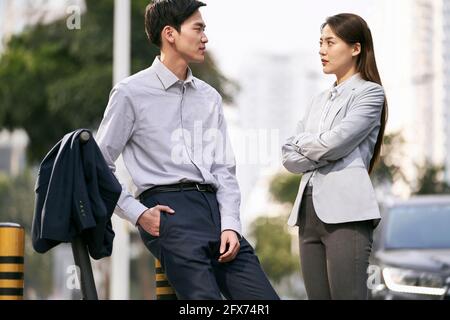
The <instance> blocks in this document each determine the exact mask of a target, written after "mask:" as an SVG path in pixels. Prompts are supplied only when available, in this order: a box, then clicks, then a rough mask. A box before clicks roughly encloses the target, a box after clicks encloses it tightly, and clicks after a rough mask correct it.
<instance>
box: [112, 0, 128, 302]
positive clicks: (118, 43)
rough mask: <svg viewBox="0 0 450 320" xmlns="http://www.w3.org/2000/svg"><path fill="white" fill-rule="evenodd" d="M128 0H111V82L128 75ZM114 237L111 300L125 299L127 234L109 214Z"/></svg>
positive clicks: (123, 225)
mask: <svg viewBox="0 0 450 320" xmlns="http://www.w3.org/2000/svg"><path fill="white" fill-rule="evenodd" d="M130 20H131V6H130V0H115V1H114V58H113V60H114V62H113V63H114V65H113V84H114V85H115V84H117V83H118V82H120V81H121V80H122V79H124V78H126V77H128V76H129V75H130V43H131V41H130V35H131V25H130ZM121 172H124V168H123V162H122V161H120V163H118V164H117V174H118V176H119V178H120V173H121ZM112 222H113V228H114V232H115V234H116V236H115V238H114V245H113V253H112V256H111V276H110V295H109V298H110V299H111V300H127V299H129V292H130V236H129V233H128V222H126V221H125V220H123V219H120V218H118V217H117V215H113V219H112Z"/></svg>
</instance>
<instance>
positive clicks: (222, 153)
mask: <svg viewBox="0 0 450 320" xmlns="http://www.w3.org/2000/svg"><path fill="white" fill-rule="evenodd" d="M204 5H205V4H204V3H202V2H199V1H196V0H163V1H155V2H153V4H150V5H149V6H148V7H147V9H146V14H145V26H146V33H147V35H148V38H149V40H150V41H151V42H152V43H153V44H155V45H157V46H158V47H159V48H160V49H161V55H160V56H158V57H157V58H156V59H155V60H154V62H153V65H152V66H151V67H149V68H148V69H145V70H142V71H141V72H139V73H137V74H135V75H133V76H131V77H129V78H127V79H125V80H123V81H121V82H120V83H119V84H118V85H116V86H115V87H114V88H113V90H112V92H111V95H110V100H109V103H108V106H107V108H106V111H105V115H104V119H103V121H102V123H101V125H100V128H99V131H98V134H97V141H98V144H99V146H100V149H101V150H102V153H103V155H104V157H105V159H106V161H107V163H108V164H109V166H110V167H111V169H112V170H113V171H114V170H115V167H114V162H115V160H116V159H117V157H118V156H119V155H120V154H121V153H122V154H123V158H124V162H125V165H126V167H127V169H128V171H129V172H130V175H131V177H132V179H133V182H134V183H135V185H136V186H137V194H138V195H139V200H140V202H139V201H138V200H136V199H135V198H134V197H133V196H132V195H130V194H129V193H128V192H127V191H126V189H125V188H123V192H122V194H121V197H120V199H119V201H118V213H119V214H120V215H121V216H122V217H123V218H125V219H127V220H128V221H130V222H131V223H133V224H134V225H136V226H137V227H138V228H139V231H140V234H141V237H142V239H143V241H144V243H145V245H146V246H147V248H148V249H149V250H150V251H151V252H152V253H153V255H154V256H155V257H156V258H158V259H159V260H160V261H161V264H162V266H163V268H164V270H165V272H166V275H167V278H168V280H169V282H170V283H171V285H172V286H173V287H174V289H175V291H176V293H177V296H178V298H180V299H221V293H222V294H223V295H224V296H225V297H226V298H228V299H278V296H277V294H276V293H275V291H274V290H273V288H272V286H271V284H270V283H269V281H268V279H267V277H266V275H265V274H264V272H263V270H262V268H261V266H260V263H259V261H258V258H257V257H256V255H255V254H254V250H253V248H252V247H251V245H250V244H249V243H248V242H247V240H245V239H244V238H243V237H242V236H241V222H240V217H239V215H240V213H239V206H240V191H239V185H238V183H237V180H236V176H235V161H234V155H233V153H232V150H231V147H230V146H229V141H228V134H227V128H226V122H225V119H224V116H223V109H222V98H221V96H220V95H219V93H218V92H217V91H216V90H215V89H214V88H212V87H211V86H210V85H208V84H207V83H205V82H203V81H201V80H199V79H197V78H195V77H194V76H193V75H192V72H191V70H190V68H189V66H188V64H189V63H200V62H203V61H204V59H205V48H206V43H207V42H208V39H207V37H206V35H205V23H204V21H203V19H202V16H201V13H200V11H199V8H200V7H202V6H204Z"/></svg>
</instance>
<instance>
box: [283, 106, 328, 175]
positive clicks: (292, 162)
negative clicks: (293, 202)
mask: <svg viewBox="0 0 450 320" xmlns="http://www.w3.org/2000/svg"><path fill="white" fill-rule="evenodd" d="M312 104H313V101H311V103H310V106H309V108H308V111H307V112H306V114H305V116H304V117H303V119H302V120H300V121H299V122H298V123H297V129H296V134H297V136H298V135H301V134H304V133H305V121H306V119H307V117H308V113H309V110H310V109H311V106H312ZM297 136H292V137H289V138H288V139H287V140H286V143H285V144H284V145H283V146H282V148H281V153H282V162H283V166H284V167H285V168H286V170H288V171H289V172H291V173H295V174H300V173H305V172H308V171H313V170H315V169H317V168H320V167H323V166H326V165H328V164H329V162H328V161H320V162H317V161H313V160H311V159H308V158H307V157H305V156H304V155H302V154H301V153H299V148H298V146H296V145H295V144H294V143H293V141H294V139H295V138H296V137H297Z"/></svg>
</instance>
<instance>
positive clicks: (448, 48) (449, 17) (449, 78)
mask: <svg viewBox="0 0 450 320" xmlns="http://www.w3.org/2000/svg"><path fill="white" fill-rule="evenodd" d="M442 13H443V28H442V29H443V50H442V57H443V66H442V70H443V78H444V79H443V86H444V116H443V120H444V129H445V154H446V161H445V166H446V169H447V170H446V180H447V182H448V183H449V184H450V155H449V154H450V65H449V64H448V62H449V61H450V0H443V4H442Z"/></svg>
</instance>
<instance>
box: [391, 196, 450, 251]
mask: <svg viewBox="0 0 450 320" xmlns="http://www.w3.org/2000/svg"><path fill="white" fill-rule="evenodd" d="M385 246H386V248H387V249H445V248H450V204H442V205H421V206H404V207H394V208H392V209H391V210H390V212H389V221H388V226H387V230H386V243H385Z"/></svg>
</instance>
